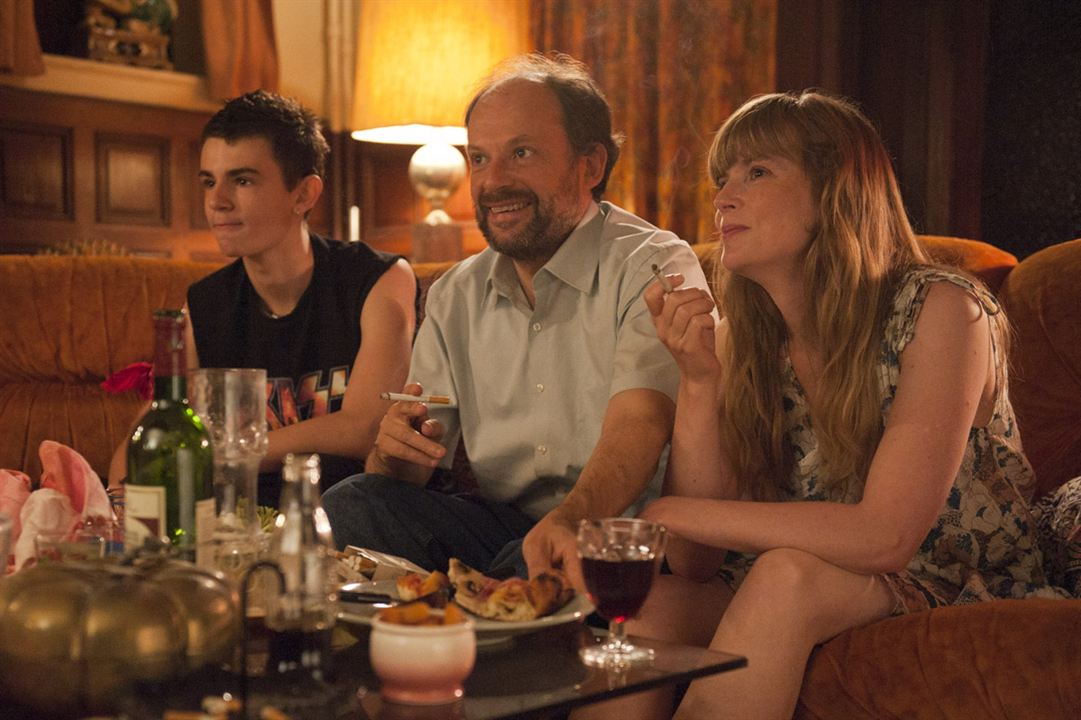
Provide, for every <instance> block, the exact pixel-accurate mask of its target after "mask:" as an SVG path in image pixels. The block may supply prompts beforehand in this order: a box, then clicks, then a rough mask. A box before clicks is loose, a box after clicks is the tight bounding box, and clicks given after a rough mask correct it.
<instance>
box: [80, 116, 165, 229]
mask: <svg viewBox="0 0 1081 720" xmlns="http://www.w3.org/2000/svg"><path fill="white" fill-rule="evenodd" d="M94 147H95V157H96V177H97V212H96V218H97V221H98V222H99V223H118V224H128V225H165V226H167V225H169V220H170V216H171V212H170V211H171V201H172V198H171V197H170V196H169V175H170V157H169V140H168V138H163V137H158V136H154V135H142V136H137V135H136V136H132V135H123V136H122V135H114V134H112V133H97V134H96V136H95V141H94Z"/></svg>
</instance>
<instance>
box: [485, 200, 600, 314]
mask: <svg viewBox="0 0 1081 720" xmlns="http://www.w3.org/2000/svg"><path fill="white" fill-rule="evenodd" d="M598 218H599V219H598ZM603 223H604V213H603V211H602V210H601V208H600V207H599V206H598V205H597V203H596V202H592V201H591V202H590V203H589V207H588V208H586V211H585V213H584V214H583V215H582V219H581V220H579V221H578V224H577V225H576V226H575V227H574V230H572V231H571V234H570V235H569V236H567V239H566V240H564V241H563V244H562V245H560V246H559V249H558V250H556V253H555V255H553V256H552V258H551V259H550V260H549V261H548V262H547V263H545V264H544V267H542V268H541V269H540V270H538V271H537V273H538V274H540V273H541V272H545V271H547V272H548V273H550V274H551V275H553V276H555V277H556V278H558V279H560V280H562V281H563V282H564V283H566V284H567V285H570V286H571V287H573V288H575V289H576V290H578V291H580V292H583V293H586V292H589V291H590V290H591V289H592V288H593V280H594V278H595V277H596V274H597V264H598V263H599V262H600V247H599V242H598V238H599V237H600V226H601V225H602V224H603ZM488 288H489V290H491V289H494V290H495V291H496V292H498V293H499V294H500V295H503V296H504V297H507V298H513V297H514V296H515V293H517V292H519V285H518V274H517V273H516V272H515V270H514V263H513V261H512V260H511V259H510V258H508V257H506V256H505V255H501V254H499V253H496V259H495V262H493V263H492V267H491V269H490V270H489V271H488Z"/></svg>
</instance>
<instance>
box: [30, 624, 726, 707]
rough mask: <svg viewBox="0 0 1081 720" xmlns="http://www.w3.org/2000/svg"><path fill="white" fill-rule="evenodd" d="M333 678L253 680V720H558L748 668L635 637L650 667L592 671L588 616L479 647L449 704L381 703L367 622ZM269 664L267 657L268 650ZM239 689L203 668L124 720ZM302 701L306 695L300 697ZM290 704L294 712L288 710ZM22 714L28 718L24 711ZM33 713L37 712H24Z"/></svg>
mask: <svg viewBox="0 0 1081 720" xmlns="http://www.w3.org/2000/svg"><path fill="white" fill-rule="evenodd" d="M335 632H336V635H335V637H336V642H335V646H336V647H337V648H338V649H337V650H336V651H335V653H334V670H335V675H336V677H335V681H334V683H333V685H332V686H329V687H326V691H325V692H320V693H317V695H318V697H317V696H313V695H308V694H302V695H301V696H299V697H298V696H296V695H294V696H293V697H295V698H297V699H298V701H299V703H300V704H301V706H302V707H303V709H301V708H298V707H293V708H289V707H288V706H287V705H283V704H281V703H279V702H277V700H278V699H279V698H280V697H281V690H282V688H280V687H275V686H272V685H270V684H269V683H267V682H266V681H267V679H266V678H261V677H252V678H250V680H249V683H248V687H249V712H248V717H250V718H257V717H259V711H260V709H261V708H262V707H263V706H264V705H272V706H274V707H277V708H280V709H282V710H285V711H286V712H289V714H290V716H291V717H294V718H304V720H324V719H325V720H500V719H501V718H520V719H523V720H524V719H528V718H541V717H545V718H547V717H550V716H552V715H553V714H554V715H555V716H556V717H558V716H559V714H560V713H563V712H565V711H567V710H570V709H571V708H574V707H578V706H581V705H589V704H591V703H596V702H600V701H602V700H608V699H611V698H615V697H618V696H620V695H626V694H629V693H634V692H638V691H640V690H648V689H651V688H657V687H663V686H671V685H676V684H680V683H686V682H689V681H691V680H694V679H695V678H699V677H704V676H706V675H714V674H717V673H722V672H728V671H731V670H736V669H739V668H742V667H746V665H747V660H746V658H743V657H740V656H738V655H730V654H727V653H723V652H713V651H711V650H706V649H704V648H697V647H690V646H686V645H675V644H671V643H665V642H660V641H655V640H646V639H642V638H634V642H635V643H636V644H640V645H642V646H644V647H649V648H652V649H653V651H654V662H653V664H652V665H651V666H649V667H638V668H633V669H630V670H627V671H624V672H615V671H606V670H604V669H597V668H588V667H586V666H585V665H583V664H582V661H581V660H580V659H579V657H578V649H579V648H580V647H582V646H583V645H584V644H586V643H592V642H598V641H599V640H600V639H602V637H603V633H602V632H601V631H599V630H592V629H590V628H589V627H587V626H586V625H584V624H582V623H581V622H574V623H567V624H562V625H557V626H554V627H550V628H545V629H543V630H539V631H537V632H534V633H529V634H522V635H516V636H514V637H513V638H512V639H510V640H508V641H506V642H501V643H496V644H491V645H484V644H482V645H480V646H479V647H478V649H477V662H476V666H475V667H474V669H473V672H472V674H471V675H470V676H469V678H468V679H467V680H466V683H465V697H464V698H462V699H461V700H459V701H458V702H455V703H451V704H446V705H428V706H423V705H397V704H394V703H389V702H384V701H383V699H382V698H381V697H380V695H379V680H378V678H376V676H375V674H374V672H373V671H372V670H371V666H370V664H369V662H368V634H369V631H368V629H367V628H366V627H359V628H358V627H355V626H350V627H349V630H348V632H346V631H345V630H344V629H343V628H341V627H339V629H337V630H336V631H335ZM259 645H260V641H259V639H258V638H256V639H255V642H254V644H253V647H252V650H254V653H253V654H251V655H249V667H261V665H260V659H259V655H260V651H259V650H258V647H259ZM263 660H264V661H265V655H264V656H263ZM223 693H230V694H232V695H233V696H238V695H239V684H238V678H237V677H236V676H234V675H232V674H231V673H227V672H225V671H222V670H220V669H217V670H215V669H210V668H207V669H204V670H203V671H200V672H198V673H196V674H195V675H193V676H189V677H187V678H185V679H183V680H181V681H178V682H176V683H168V684H166V685H164V686H161V685H158V686H154V687H142V688H139V689H137V690H136V692H134V693H132V694H131V695H130V696H128V697H127V698H126V702H124V703H122V705H123V706H124V707H123V708H122V714H121V716H122V717H123V718H125V720H144V719H146V720H149V719H150V718H154V719H155V720H157V719H158V718H161V717H162V716H163V713H164V712H165V711H166V710H178V711H189V712H190V711H194V710H197V709H199V707H200V705H201V702H202V700H203V698H205V697H207V696H218V697H220V696H221V695H222V694H223ZM275 696H277V697H275ZM301 698H302V699H301ZM290 710H291V711H292V712H290ZM20 717H21V716H20ZM27 717H31V716H27Z"/></svg>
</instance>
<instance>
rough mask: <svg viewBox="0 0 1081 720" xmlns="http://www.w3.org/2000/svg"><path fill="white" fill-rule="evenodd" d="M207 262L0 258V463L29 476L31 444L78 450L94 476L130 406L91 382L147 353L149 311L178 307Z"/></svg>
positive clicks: (33, 458) (129, 399)
mask: <svg viewBox="0 0 1081 720" xmlns="http://www.w3.org/2000/svg"><path fill="white" fill-rule="evenodd" d="M216 267H217V266H216V265H213V264H209V263H188V262H177V261H167V260H154V259H147V258H133V257H109V256H94V257H70V256H66V257H41V256H26V255H6V256H0V288H3V289H4V290H3V292H0V327H3V328H4V335H5V338H4V342H3V343H0V428H2V429H3V432H0V467H6V468H15V469H20V470H22V471H24V472H25V473H26V474H28V475H29V476H30V477H31V478H34V479H35V480H36V479H37V477H38V475H39V474H40V472H41V467H40V461H39V460H38V445H39V444H40V443H41V441H42V440H56V441H57V442H60V443H63V444H65V445H69V446H71V447H73V448H76V449H77V450H79V452H80V453H82V454H83V455H84V456H85V457H86V459H87V461H88V462H89V463H90V465H91V467H93V468H94V470H95V471H97V472H98V473H99V474H101V475H104V474H105V472H106V471H107V470H108V463H109V457H110V455H111V454H112V451H113V449H114V448H115V447H116V446H117V445H118V444H119V442H120V440H121V439H122V438H123V436H124V435H125V434H126V433H127V432H128V431H129V429H130V424H131V422H132V419H133V418H134V416H135V413H136V409H137V407H138V405H139V401H138V398H137V397H135V395H134V394H133V393H132V394H130V396H129V395H123V396H111V395H108V394H107V393H105V392H104V391H103V390H101V389H100V388H99V387H98V384H99V383H100V382H101V381H102V380H104V379H105V378H106V377H108V376H109V375H111V374H112V373H114V372H116V371H117V370H120V369H122V368H124V367H126V366H127V365H129V364H131V363H133V362H136V361H139V360H147V359H149V358H150V357H151V356H152V354H153V344H154V340H153V328H152V325H151V312H152V311H153V310H154V309H155V308H159V307H180V306H182V305H183V304H184V299H185V297H186V294H187V288H188V285H189V284H191V283H192V282H193V281H195V280H197V279H198V278H200V277H202V276H204V275H206V274H207V273H209V272H211V271H212V270H214V269H215V268H216Z"/></svg>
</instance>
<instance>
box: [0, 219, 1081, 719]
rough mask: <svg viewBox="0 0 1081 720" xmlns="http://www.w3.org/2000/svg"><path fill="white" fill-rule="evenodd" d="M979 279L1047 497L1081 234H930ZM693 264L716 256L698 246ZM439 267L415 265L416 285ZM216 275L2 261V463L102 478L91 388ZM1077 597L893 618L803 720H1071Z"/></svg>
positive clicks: (1067, 467) (857, 635) (804, 706)
mask: <svg viewBox="0 0 1081 720" xmlns="http://www.w3.org/2000/svg"><path fill="white" fill-rule="evenodd" d="M923 241H924V243H925V245H926V246H927V247H928V248H929V249H930V251H931V252H932V254H933V255H935V256H936V257H937V258H939V259H941V260H943V261H949V262H954V263H956V264H960V265H961V266H963V267H965V268H967V269H969V270H970V271H972V272H974V273H975V274H976V275H978V276H980V277H982V278H983V279H984V280H985V281H986V282H987V283H988V285H989V286H990V287H991V289H992V290H993V291H995V292H997V293H998V294H999V297H1000V298H1001V299H1002V300H1003V302H1004V304H1005V305H1006V308H1007V311H1008V312H1009V313H1010V317H1011V319H1012V321H1013V323H1014V326H1015V328H1016V338H1015V344H1014V347H1013V351H1012V353H1011V363H1012V366H1013V367H1012V371H1013V379H1012V381H1011V382H1012V385H1011V391H1012V392H1011V395H1012V398H1013V401H1014V405H1015V407H1016V409H1017V412H1018V416H1019V423H1020V426H1021V431H1022V434H1023V437H1024V440H1025V447H1026V449H1027V451H1028V453H1029V457H1030V459H1031V460H1032V462H1033V465H1034V466H1035V468H1036V470H1037V473H1038V478H1039V487H1040V489H1041V491H1047V490H1050V489H1052V488H1054V487H1057V486H1058V485H1059V484H1060V483H1061V482H1062V481H1063V480H1065V479H1067V478H1069V477H1072V476H1073V475H1077V474H1081V281H1079V280H1078V278H1081V239H1079V240H1074V241H1072V242H1067V243H1063V244H1061V245H1057V246H1054V247H1051V248H1048V249H1046V250H1044V251H1042V252H1040V253H1037V254H1035V255H1033V256H1031V257H1029V258H1026V259H1025V260H1024V261H1023V262H1021V263H1020V264H1018V263H1017V261H1016V259H1015V258H1014V257H1013V256H1012V255H1009V254H1008V253H1004V252H1002V251H1000V250H997V249H995V248H993V247H991V246H989V245H986V244H984V243H979V242H974V241H963V240H956V239H952V238H936V237H924V238H923ZM696 250H697V251H698V253H699V256H700V257H701V258H702V259H703V263H704V264H706V265H708V264H710V263H711V262H712V260H713V257H712V248H711V247H710V246H707V245H701V246H696ZM447 267H449V265H448V264H440V265H422V266H418V267H417V268H416V270H417V275H418V277H419V278H420V279H421V284H422V287H423V288H426V287H427V286H428V285H430V283H431V281H432V280H433V279H434V278H435V277H437V276H438V275H439V274H440V273H442V272H443V271H445V269H446V268H447ZM212 269H213V266H212V265H204V264H194V263H179V262H168V261H160V260H145V259H132V258H116V257H80V258H71V257H27V256H0V328H2V330H0V332H2V333H3V335H2V336H0V338H2V339H0V467H5V468H19V469H23V470H25V471H26V472H27V473H28V474H30V475H31V477H34V478H36V477H37V475H38V473H39V472H40V467H39V465H38V459H37V447H38V445H39V444H40V442H41V440H43V439H46V438H48V439H53V440H57V441H60V442H63V443H66V444H68V445H71V446H72V447H75V448H76V449H78V450H79V451H80V452H82V453H83V454H84V455H85V456H86V458H87V460H89V462H90V464H91V465H92V466H93V467H94V468H95V469H96V470H98V472H99V473H101V474H103V475H104V472H105V470H106V468H107V465H108V461H109V457H110V454H111V452H112V450H113V448H114V447H115V446H116V444H117V443H118V442H119V441H120V439H121V437H122V436H123V435H124V433H125V432H127V429H128V427H129V426H130V423H131V421H132V420H133V416H134V414H135V412H136V410H137V407H138V405H139V401H138V400H137V399H136V398H135V397H134V396H133V395H131V394H127V395H122V396H115V395H107V394H106V393H104V392H103V391H101V390H100V389H99V388H98V384H99V383H100V382H101V380H102V379H103V378H105V377H107V376H108V375H110V374H112V373H113V372H116V371H117V370H120V369H121V368H123V367H125V366H126V365H128V364H130V363H132V362H136V361H138V360H147V359H148V358H149V357H150V353H151V345H152V336H151V328H150V319H149V318H150V312H151V310H152V309H153V308H155V307H164V306H179V305H180V304H181V303H182V302H183V299H184V295H185V289H186V288H187V286H188V284H189V283H190V282H192V281H193V280H195V279H197V278H199V277H201V276H202V275H204V274H206V273H207V272H209V271H210V270H212ZM1079 680H1081V600H1078V601H1037V600H1031V601H1024V602H1014V601H999V602H993V603H985V604H982V605H975V606H968V607H955V608H943V609H939V610H934V611H931V612H927V613H920V614H917V615H911V616H906V617H899V618H891V619H888V620H883V621H881V622H877V623H874V624H872V625H869V626H867V627H864V628H859V629H855V630H851V631H849V632H846V633H843V634H842V635H840V636H838V637H837V638H835V639H833V640H831V641H830V642H828V643H826V644H825V645H824V646H822V648H820V649H819V650H818V651H817V652H816V654H815V656H814V658H813V659H812V662H811V664H810V667H809V669H808V671H807V676H806V681H805V683H804V688H803V692H802V695H801V698H800V707H799V709H798V712H797V717H799V718H804V719H807V720H827V719H834V718H836V719H838V720H839V719H842V718H843V719H845V720H860V719H863V718H867V719H870V718H919V719H923V718H927V719H931V718H947V719H949V720H970V719H973V718H1033V719H1036V718H1039V719H1041V720H1044V719H1054V718H1062V719H1063V720H1066V719H1067V718H1070V719H1074V718H1079V717H1081V682H1078V681H1079Z"/></svg>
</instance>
